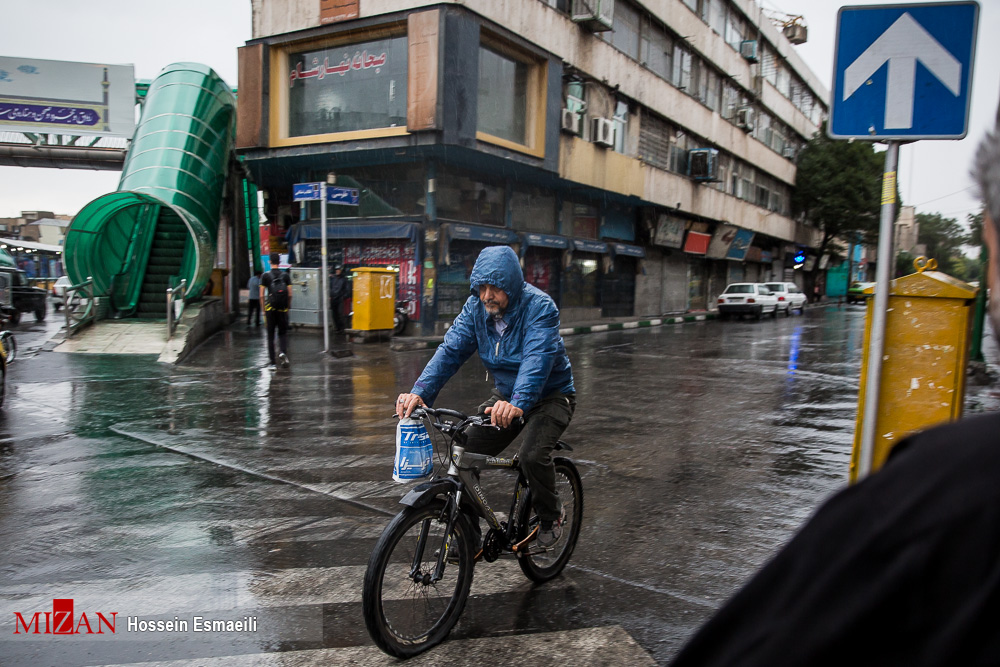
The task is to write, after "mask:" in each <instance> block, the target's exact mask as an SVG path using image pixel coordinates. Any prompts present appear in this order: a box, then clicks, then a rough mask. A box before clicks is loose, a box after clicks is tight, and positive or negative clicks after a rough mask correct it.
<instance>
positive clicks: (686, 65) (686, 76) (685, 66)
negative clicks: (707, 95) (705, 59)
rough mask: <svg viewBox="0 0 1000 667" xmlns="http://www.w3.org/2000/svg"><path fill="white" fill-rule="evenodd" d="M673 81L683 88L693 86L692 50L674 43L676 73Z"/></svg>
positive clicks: (672, 78) (686, 88)
mask: <svg viewBox="0 0 1000 667" xmlns="http://www.w3.org/2000/svg"><path fill="white" fill-rule="evenodd" d="M671 81H672V82H673V84H674V85H675V86H677V87H678V88H680V89H681V90H688V89H689V88H691V52H690V51H688V50H686V49H685V48H683V47H682V46H680V45H679V44H675V45H674V73H673V76H672V77H671Z"/></svg>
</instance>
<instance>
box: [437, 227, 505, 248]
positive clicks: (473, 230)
mask: <svg viewBox="0 0 1000 667" xmlns="http://www.w3.org/2000/svg"><path fill="white" fill-rule="evenodd" d="M441 229H442V230H444V234H445V238H446V239H448V242H449V243H450V242H451V241H455V240H459V241H484V242H486V243H498V244H505V243H517V242H518V241H520V240H521V239H520V238H519V237H518V235H517V234H515V233H514V232H513V231H511V230H509V229H506V228H504V227H487V226H485V225H466V224H459V223H455V222H448V223H445V224H443V225H441Z"/></svg>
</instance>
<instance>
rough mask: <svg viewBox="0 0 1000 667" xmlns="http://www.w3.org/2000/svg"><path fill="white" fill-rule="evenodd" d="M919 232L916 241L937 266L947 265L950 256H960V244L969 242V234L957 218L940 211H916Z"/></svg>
mask: <svg viewBox="0 0 1000 667" xmlns="http://www.w3.org/2000/svg"><path fill="white" fill-rule="evenodd" d="M917 224H918V225H919V226H920V233H919V234H918V236H917V242H918V243H922V244H923V245H924V247H926V248H927V251H926V252H927V256H928V257H933V258H934V259H936V260H937V263H938V266H940V267H942V270H945V269H944V267H947V266H949V263H950V261H951V259H952V258H955V257H961V256H962V255H963V253H962V246H963V245H965V244H967V243H969V235H968V234H967V233H966V231H965V229H964V228H963V227H962V225H960V224H958V220H955V219H954V218H946V217H944V216H943V215H941V214H940V213H917Z"/></svg>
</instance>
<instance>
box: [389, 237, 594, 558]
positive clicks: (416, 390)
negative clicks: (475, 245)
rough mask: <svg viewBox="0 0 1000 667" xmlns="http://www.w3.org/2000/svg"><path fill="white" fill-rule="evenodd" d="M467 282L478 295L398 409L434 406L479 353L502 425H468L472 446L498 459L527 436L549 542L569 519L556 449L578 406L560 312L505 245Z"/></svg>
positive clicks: (489, 409) (526, 462)
mask: <svg viewBox="0 0 1000 667" xmlns="http://www.w3.org/2000/svg"><path fill="white" fill-rule="evenodd" d="M469 282H470V287H471V291H472V296H471V297H469V299H468V300H467V301H466V302H465V307H464V308H462V312H461V313H459V315H458V317H456V318H455V322H454V324H452V326H451V328H450V329H448V333H447V334H445V337H444V342H443V343H442V344H441V345H440V346H439V347H438V349H437V352H435V353H434V356H433V357H432V358H431V360H430V361H429V362H428V363H427V366H426V367H425V368H424V371H423V373H421V374H420V377H419V378H418V379H417V381H416V382H415V383H414V385H413V389H412V390H411V391H410V393H408V394H400V395H399V398H398V399H397V401H396V414H397V415H398V416H399V417H408V416H410V413H411V412H413V410H414V409H415V408H416V407H418V406H422V405H425V404H427V405H431V404H433V402H434V399H435V398H436V397H437V395H438V392H440V391H441V388H442V387H443V386H444V384H445V382H447V381H448V379H449V378H451V376H452V375H454V374H455V373H456V372H457V371H458V369H459V368H460V367H461V366H462V364H463V363H465V361H466V360H467V359H468V358H469V357H470V356H472V353H473V352H475V351H477V350H478V351H479V358H480V359H482V361H483V365H484V366H486V370H487V374H492V375H493V385H494V387H493V391H492V393H491V395H490V397H489V398H488V399H487V400H486V401H485V402H484V403H482V404H481V405H480V406H479V413H480V414H486V415H489V416H490V421H491V423H492V424H493V425H495V426H497V427H499V430H497V429H494V428H488V427H472V428H470V429H469V431H468V433H467V434H468V443H467V445H466V450H467V451H470V452H474V453H478V454H486V455H488V456H496V455H498V454H499V453H500V452H501V451H503V450H504V449H505V448H506V447H507V446H508V445H510V443H511V442H512V441H513V440H514V438H516V437H517V436H518V435H519V434H520V433H522V432H523V433H524V438H523V439H522V441H521V447H520V450H519V451H518V456H519V458H520V461H521V470H522V471H523V472H524V476H525V478H526V479H527V480H528V487H529V488H530V489H531V495H532V501H533V505H534V509H535V513H536V514H537V515H538V519H539V522H540V525H539V531H538V535H537V536H536V541H537V543H538V544H539V545H540V546H542V547H550V546H552V545H554V544H555V543H556V542H558V541H559V538H560V537H561V536H562V525H563V521H564V519H565V511H564V510H563V508H562V503H561V502H560V500H559V494H558V493H557V492H556V488H555V470H554V468H553V465H552V450H553V449H554V448H555V446H556V443H557V442H558V440H559V438H560V437H561V436H562V433H563V431H565V430H566V427H567V426H569V422H570V420H571V419H572V417H573V411H574V410H575V409H576V394H575V390H574V388H573V370H572V368H571V367H570V362H569V357H568V356H567V355H566V348H565V346H564V345H563V340H562V337H561V336H560V335H559V309H558V308H557V307H556V305H555V303H554V302H553V301H552V299H551V297H549V295H548V294H546V293H545V292H542V291H541V290H539V289H537V288H536V287H534V286H532V285H529V284H528V283H526V282H525V281H524V275H523V274H522V273H521V265H520V263H519V262H518V259H517V255H516V254H515V253H514V251H513V250H511V249H510V248H509V247H507V246H493V247H489V248H486V249H484V250H483V251H482V252H481V253H480V254H479V258H478V259H477V260H476V265H475V266H474V267H473V269H472V276H471V277H470V279H469ZM522 417H523V421H522V420H521V418H522ZM474 525H478V520H477V521H476V522H474Z"/></svg>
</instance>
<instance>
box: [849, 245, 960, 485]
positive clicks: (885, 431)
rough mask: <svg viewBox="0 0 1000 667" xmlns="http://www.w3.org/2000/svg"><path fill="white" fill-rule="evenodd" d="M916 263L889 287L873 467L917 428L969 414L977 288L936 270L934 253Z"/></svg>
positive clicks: (854, 455)
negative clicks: (966, 407)
mask: <svg viewBox="0 0 1000 667" xmlns="http://www.w3.org/2000/svg"><path fill="white" fill-rule="evenodd" d="M914 266H915V267H916V268H917V273H913V274H910V275H908V276H903V277H902V278H897V279H896V280H893V281H892V284H891V286H890V289H889V306H888V309H887V312H886V324H885V348H884V351H883V357H882V381H881V387H879V396H878V418H877V421H876V425H875V442H874V448H873V453H872V465H871V470H872V472H874V471H876V470H878V469H879V468H881V467H882V465H883V464H884V463H885V461H886V458H887V457H888V456H889V450H890V449H892V446H893V444H895V443H896V442H898V441H899V440H901V439H903V438H905V437H906V436H907V435H909V434H910V433H913V432H914V431H919V430H923V429H926V428H928V427H930V426H933V425H935V424H939V423H942V422H947V421H953V420H955V419H958V418H959V417H961V416H962V403H963V400H964V398H965V368H966V365H967V364H968V357H969V327H970V324H971V321H972V311H973V300H974V299H975V296H976V288H975V287H972V286H971V285H969V284H967V283H964V282H962V281H960V280H958V279H956V278H953V277H951V276H949V275H947V274H944V273H940V272H938V271H934V270H933V269H935V268H937V262H935V261H934V260H933V259H931V260H925V259H924V258H923V257H918V258H917V259H916V261H914ZM874 290H875V288H874V287H869V288H868V289H867V290H865V291H866V292H867V293H873V292H874ZM874 302H875V299H873V298H869V299H868V316H867V321H866V324H865V342H864V355H863V357H862V360H861V390H860V392H859V394H858V418H857V424H856V427H855V429H854V448H853V450H852V452H851V471H850V479H851V482H855V481H857V474H858V465H859V462H860V461H859V460H860V455H861V424H862V421H863V419H864V405H865V388H866V380H867V377H866V375H867V368H868V343H869V339H870V337H871V322H872V309H873V308H874Z"/></svg>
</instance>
